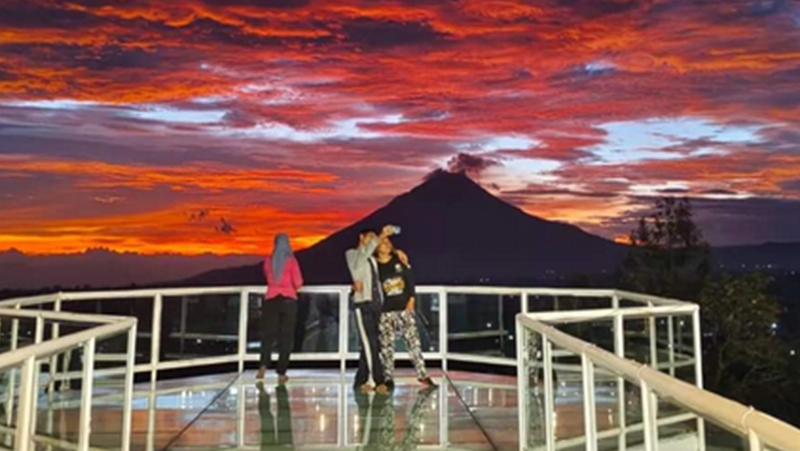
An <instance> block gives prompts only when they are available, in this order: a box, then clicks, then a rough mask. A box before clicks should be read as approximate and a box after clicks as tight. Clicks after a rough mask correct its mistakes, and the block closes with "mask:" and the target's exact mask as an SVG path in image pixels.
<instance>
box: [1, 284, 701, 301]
mask: <svg viewBox="0 0 800 451" xmlns="http://www.w3.org/2000/svg"><path fill="white" fill-rule="evenodd" d="M349 290H350V286H349V285H316V286H307V287H304V288H302V289H301V290H300V292H301V293H307V294H327V293H330V294H334V293H340V292H342V291H349ZM417 290H418V291H419V293H421V294H437V293H440V292H441V291H445V292H447V293H448V294H456V295H457V294H466V295H470V294H473V295H522V294H523V293H525V294H527V295H528V296H568V297H593V298H611V297H613V296H614V295H616V296H618V297H619V298H621V299H624V300H628V301H633V302H640V303H653V304H657V305H659V304H660V305H680V304H688V303H687V302H684V301H679V300H676V299H667V298H661V297H658V296H652V295H645V294H639V293H631V292H628V291H622V290H615V289H591V288H580V289H571V288H546V287H539V288H525V287H502V286H445V285H420V286H418V287H417ZM265 291H266V286H259V285H247V286H228V287H188V288H185V287H184V288H144V289H133V290H106V291H84V292H60V293H56V294H46V295H40V296H30V297H22V298H14V299H7V300H4V301H2V302H0V306H7V305H18V304H19V305H23V306H27V305H35V304H43V303H49V302H55V300H56V298H58V297H59V296H60V298H61V299H62V300H64V301H89V300H104V299H108V300H111V299H126V298H147V297H154V296H155V295H157V294H160V295H162V296H164V297H178V296H197V295H210V294H237V293H241V292H246V293H252V294H258V293H263V292H265ZM609 301H610V299H609Z"/></svg>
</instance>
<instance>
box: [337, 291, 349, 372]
mask: <svg viewBox="0 0 800 451" xmlns="http://www.w3.org/2000/svg"><path fill="white" fill-rule="evenodd" d="M349 301H350V298H349V296H348V291H347V289H341V290H339V372H340V373H341V377H342V379H344V375H345V373H346V372H347V353H348V351H349V349H348V345H349V344H350V302H349Z"/></svg>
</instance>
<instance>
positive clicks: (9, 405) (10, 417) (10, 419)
mask: <svg viewBox="0 0 800 451" xmlns="http://www.w3.org/2000/svg"><path fill="white" fill-rule="evenodd" d="M14 308H15V309H17V310H20V309H21V308H22V305H20V304H17V305H15V306H14ZM18 346H19V319H17V318H14V319H12V320H11V346H10V347H9V348H10V350H11V351H14V350H15V349H17V347H18ZM9 373H10V374H9V375H8V389H7V390H6V393H8V398H7V401H6V426H8V427H11V425H12V424H13V423H14V398H15V396H14V391H15V390H16V388H17V370H16V369H13V368H12V369H11V371H10V372H9Z"/></svg>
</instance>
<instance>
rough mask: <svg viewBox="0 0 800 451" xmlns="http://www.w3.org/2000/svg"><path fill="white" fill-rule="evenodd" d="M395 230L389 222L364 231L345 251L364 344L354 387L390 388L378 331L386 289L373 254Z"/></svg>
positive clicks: (359, 331) (359, 332)
mask: <svg viewBox="0 0 800 451" xmlns="http://www.w3.org/2000/svg"><path fill="white" fill-rule="evenodd" d="M394 230H395V228H394V227H392V226H388V225H387V226H385V227H384V228H383V229H382V230H381V234H380V235H377V234H376V233H375V232H374V231H372V230H362V231H361V233H359V235H358V247H357V248H354V249H349V250H348V251H347V252H345V259H346V260H347V268H348V269H349V270H350V276H351V277H352V279H353V304H354V307H355V316H356V328H357V331H358V338H359V341H360V343H361V355H360V358H359V362H358V372H356V379H355V387H356V388H358V389H361V390H364V391H369V390H372V389H373V388H375V390H377V391H378V392H382V393H386V392H387V391H388V389H387V387H386V385H385V381H384V371H383V366H382V365H381V359H380V344H379V332H378V327H379V324H380V317H381V311H382V300H383V290H381V287H380V282H379V279H378V266H377V263H376V262H375V258H374V257H373V254H374V253H375V249H376V248H377V247H378V243H380V240H381V239H383V238H387V237H389V236H391V235H392V233H393V232H394Z"/></svg>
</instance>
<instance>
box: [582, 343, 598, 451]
mask: <svg viewBox="0 0 800 451" xmlns="http://www.w3.org/2000/svg"><path fill="white" fill-rule="evenodd" d="M581 375H582V379H583V417H584V419H583V425H584V435H586V451H597V406H596V404H595V396H594V364H593V363H592V361H591V360H590V359H589V357H588V356H587V355H586V354H581Z"/></svg>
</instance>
